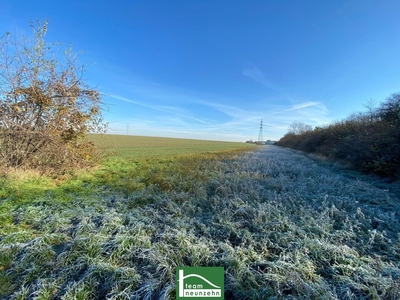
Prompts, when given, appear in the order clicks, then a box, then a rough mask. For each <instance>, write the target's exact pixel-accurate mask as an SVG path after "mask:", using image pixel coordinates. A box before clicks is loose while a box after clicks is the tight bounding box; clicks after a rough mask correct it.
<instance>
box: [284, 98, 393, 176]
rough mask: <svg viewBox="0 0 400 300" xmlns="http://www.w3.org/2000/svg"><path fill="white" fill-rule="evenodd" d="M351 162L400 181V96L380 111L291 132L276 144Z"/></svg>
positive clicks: (357, 114) (384, 103)
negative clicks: (298, 131)
mask: <svg viewBox="0 0 400 300" xmlns="http://www.w3.org/2000/svg"><path fill="white" fill-rule="evenodd" d="M276 144H277V145H279V146H283V147H289V148H293V149H297V150H301V151H305V152H309V153H316V154H321V155H323V156H325V157H329V158H333V159H340V160H342V161H345V162H348V163H350V164H351V165H352V166H353V167H354V168H355V169H358V170H361V171H363V172H366V173H374V174H377V175H380V176H384V177H392V178H395V179H399V178H400V94H393V95H391V96H390V97H389V98H387V99H386V100H385V101H384V102H383V103H381V105H380V106H379V107H377V108H370V110H369V112H366V113H356V114H353V115H351V116H350V117H348V118H347V119H345V120H341V121H336V122H334V123H332V124H330V125H326V126H323V127H316V128H315V129H314V130H306V131H302V132H300V133H293V132H290V133H288V134H286V135H285V136H284V137H283V138H282V139H281V140H280V141H278V142H277V143H276Z"/></svg>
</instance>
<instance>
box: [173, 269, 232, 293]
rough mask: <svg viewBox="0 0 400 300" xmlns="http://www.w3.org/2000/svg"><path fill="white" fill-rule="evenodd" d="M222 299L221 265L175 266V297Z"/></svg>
mask: <svg viewBox="0 0 400 300" xmlns="http://www.w3.org/2000/svg"><path fill="white" fill-rule="evenodd" d="M188 298H197V299H224V268H223V267H177V268H176V299H188Z"/></svg>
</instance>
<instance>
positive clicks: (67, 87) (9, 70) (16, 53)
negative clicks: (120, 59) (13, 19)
mask: <svg viewBox="0 0 400 300" xmlns="http://www.w3.org/2000/svg"><path fill="white" fill-rule="evenodd" d="M30 25H31V29H32V32H33V36H32V37H31V38H26V37H22V38H18V37H12V35H11V34H10V33H6V34H5V35H4V36H3V37H1V38H0V161H1V163H2V165H3V166H13V167H19V166H31V167H53V168H60V166H65V165H67V164H69V165H73V164H80V163H83V162H87V161H90V160H91V159H92V158H93V157H94V153H95V149H94V146H93V144H92V143H90V142H88V141H87V140H86V134H87V133H88V132H103V131H104V130H105V124H104V123H103V119H102V115H101V99H100V93H99V92H98V91H97V90H95V89H92V88H90V87H88V86H87V85H86V84H85V83H84V82H83V80H82V75H83V73H84V67H78V66H77V57H78V55H76V54H74V53H72V50H71V48H70V47H69V48H68V49H66V50H65V51H63V52H61V51H60V44H58V43H52V44H48V43H46V42H45V40H44V38H45V35H46V32H47V25H48V22H47V21H46V22H45V23H44V24H43V25H42V24H41V23H40V22H39V21H38V22H37V26H36V28H35V26H34V24H33V23H32V22H31V24H30Z"/></svg>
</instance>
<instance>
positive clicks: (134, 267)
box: [0, 140, 400, 299]
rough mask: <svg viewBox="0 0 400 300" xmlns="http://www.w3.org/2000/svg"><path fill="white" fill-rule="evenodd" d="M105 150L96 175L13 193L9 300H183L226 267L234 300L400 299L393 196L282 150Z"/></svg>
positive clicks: (22, 186) (31, 183)
mask: <svg viewBox="0 0 400 300" xmlns="http://www.w3.org/2000/svg"><path fill="white" fill-rule="evenodd" d="M169 141H170V142H172V140H169ZM159 142H160V143H161V144H160V145H162V143H163V142H162V141H161V140H160V141H159ZM175 142H178V141H175ZM181 142H182V143H183V142H185V141H179V143H181ZM186 142H188V141H186ZM97 143H99V142H97ZM102 143H103V146H104V147H105V148H107V149H109V151H111V152H113V153H114V156H111V157H109V158H107V159H105V160H104V161H103V163H102V165H101V166H100V167H99V168H97V169H95V170H92V171H90V172H84V173H78V174H67V175H66V177H65V178H64V179H62V178H61V179H60V178H58V179H54V178H43V177H38V176H36V175H35V174H30V175H25V177H24V176H22V175H21V174H18V173H16V174H14V175H13V174H11V175H10V176H9V177H8V178H3V179H2V182H1V194H0V199H1V200H0V201H1V202H0V203H1V210H0V224H1V227H0V230H1V231H0V295H2V299H175V269H176V267H177V266H223V267H224V269H225V295H226V299H400V234H399V232H400V222H399V215H398V212H399V211H400V200H399V199H398V198H397V197H396V196H395V195H394V194H393V193H392V192H391V191H390V190H387V189H381V188H377V187H375V186H374V185H373V184H371V183H370V182H368V180H360V179H358V178H354V177H349V176H346V175H344V174H341V173H339V172H337V170H335V169H333V168H330V167H329V166H327V165H325V164H322V163H321V162H318V161H316V160H313V159H310V158H309V157H307V156H305V155H303V154H302V153H298V152H294V151H291V150H287V149H283V148H280V147H276V146H262V147H258V148H251V147H250V148H249V146H251V145H248V146H247V145H245V144H237V145H238V146H236V145H233V144H229V146H227V148H223V147H222V146H221V148H218V147H220V146H217V145H214V146H215V147H216V148H218V149H216V148H213V147H212V146H211V145H206V144H202V143H200V144H201V145H199V147H205V148H204V150H202V151H198V152H197V153H193V152H194V151H196V150H192V149H190V146H189V145H188V150H187V151H186V152H185V151H183V152H181V153H178V154H174V155H172V154H171V155H165V156H164V155H163V156H160V155H153V156H151V157H146V155H144V156H143V157H138V156H135V155H132V154H129V151H128V150H126V149H129V143H130V142H129V141H126V145H127V146H124V147H125V148H124V149H125V150H123V151H122V150H121V152H118V149H112V146H113V145H116V143H115V142H111V144H109V145H110V146H107V145H106V144H107V143H109V142H107V141H105V140H103V142H102ZM143 143H144V144H143V148H142V149H144V150H143V151H146V150H145V149H148V148H146V146H145V142H143ZM189 144H190V142H189ZM121 145H123V143H122V142H121ZM138 147H139V146H138ZM140 147H142V146H140ZM162 147H163V146H160V148H162ZM164 147H166V148H168V147H169V146H168V145H167V144H165V146H164ZM253 147H254V146H253ZM114 148H115V146H114ZM180 150H181V149H180ZM180 150H177V151H180ZM249 150H251V151H249ZM147 151H148V153H150V152H151V150H150V149H148V150H147ZM152 151H155V152H156V151H157V150H156V149H154V147H153V148H152ZM171 151H172V150H171ZM116 153H118V154H116ZM131 155H132V156H131Z"/></svg>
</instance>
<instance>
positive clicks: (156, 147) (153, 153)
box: [89, 134, 254, 159]
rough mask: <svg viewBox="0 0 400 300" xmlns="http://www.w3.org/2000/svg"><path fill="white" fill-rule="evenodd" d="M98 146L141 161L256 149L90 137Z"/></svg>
mask: <svg viewBox="0 0 400 300" xmlns="http://www.w3.org/2000/svg"><path fill="white" fill-rule="evenodd" d="M89 139H90V140H92V141H93V142H94V143H95V144H96V146H97V147H98V148H100V149H102V150H105V151H107V152H109V153H110V154H111V156H112V157H114V158H123V159H141V158H152V157H166V156H171V155H182V154H196V153H204V152H214V151H229V150H234V149H240V148H244V149H249V148H254V145H251V144H246V143H238V142H218V141H203V140H190V139H176V138H160V137H147V136H126V135H96V134H91V135H89Z"/></svg>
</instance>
